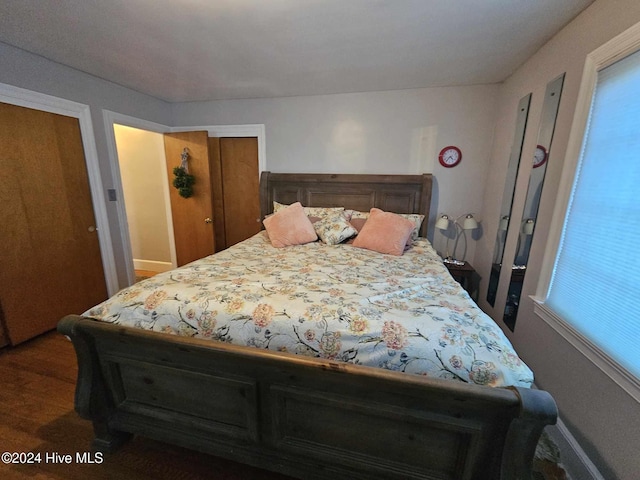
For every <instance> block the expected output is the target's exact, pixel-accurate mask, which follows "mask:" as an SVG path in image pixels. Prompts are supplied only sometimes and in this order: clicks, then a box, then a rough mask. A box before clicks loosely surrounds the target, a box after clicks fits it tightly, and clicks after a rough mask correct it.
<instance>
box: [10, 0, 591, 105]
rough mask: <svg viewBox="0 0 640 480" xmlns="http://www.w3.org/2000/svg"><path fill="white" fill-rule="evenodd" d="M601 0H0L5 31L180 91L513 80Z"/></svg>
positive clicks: (138, 84) (126, 81) (122, 75)
mask: <svg viewBox="0 0 640 480" xmlns="http://www.w3.org/2000/svg"><path fill="white" fill-rule="evenodd" d="M592 2H593V0H526V1H525V0H519V1H514V0H453V1H452V0H108V1H105V0H0V41H1V42H4V43H7V44H10V45H14V46H16V47H19V48H21V49H24V50H27V51H29V52H33V53H35V54H38V55H41V56H43V57H46V58H48V59H51V60H53V61H56V62H59V63H62V64H65V65H68V66H70V67H73V68H75V69H78V70H81V71H83V72H87V73H90V74H92V75H95V76H96V77H100V78H103V79H106V80H110V81H112V82H115V83H117V84H120V85H123V86H126V87H129V88H132V89H134V90H137V91H139V92H143V93H146V94H148V95H152V96H154V97H157V98H160V99H163V100H166V101H170V102H186V101H203V100H219V99H238V98H266V97H283V96H294V95H319V94H329V93H347V92H364V91H376V90H397V89H406V88H420V87H430V86H449V85H473V84H487V83H496V82H501V81H503V80H505V79H506V78H507V77H508V76H509V75H510V74H511V73H512V72H513V71H514V70H515V69H517V68H518V67H519V66H520V65H521V64H522V63H523V62H524V61H525V60H526V59H527V58H529V57H530V56H531V55H533V54H534V53H535V52H536V51H537V50H538V49H539V48H540V47H541V46H542V45H543V44H544V43H545V42H546V41H548V40H549V39H550V38H551V37H552V36H553V35H554V34H555V33H557V32H558V31H559V30H560V29H561V28H562V27H563V26H564V25H566V24H567V23H568V22H569V21H570V20H571V19H573V18H574V17H575V16H576V15H577V14H579V13H580V12H581V11H582V10H584V9H585V8H586V7H587V6H588V5H589V4H591V3H592Z"/></svg>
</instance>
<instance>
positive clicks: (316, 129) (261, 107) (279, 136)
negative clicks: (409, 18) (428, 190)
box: [172, 85, 499, 258]
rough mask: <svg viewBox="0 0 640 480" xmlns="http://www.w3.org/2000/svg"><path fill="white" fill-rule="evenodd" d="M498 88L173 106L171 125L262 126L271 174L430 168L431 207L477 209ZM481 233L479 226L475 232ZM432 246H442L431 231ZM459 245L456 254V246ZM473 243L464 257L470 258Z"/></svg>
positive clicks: (458, 210) (460, 211)
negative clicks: (453, 152) (446, 154)
mask: <svg viewBox="0 0 640 480" xmlns="http://www.w3.org/2000/svg"><path fill="white" fill-rule="evenodd" d="M498 89H499V87H498V86H497V85H480V86H469V87H443V88H424V89H414V90H396V91H387V92H373V93H353V94H341V95H319V96H311V97H288V98H276V99H250V100H229V101H212V102H198V103H181V104H173V105H172V109H173V124H174V125H183V126H186V125H194V126H197V125H210V124H215V125H225V124H244V123H263V124H265V130H266V149H267V155H266V156H267V169H268V170H270V171H273V172H307V173H387V174H392V173H393V174H417V173H425V172H427V173H428V172H432V173H434V174H435V178H436V185H435V188H434V199H433V203H432V212H431V214H432V218H431V222H430V232H431V233H430V238H432V239H433V223H434V219H435V216H436V214H437V213H438V212H447V213H449V214H450V215H455V216H458V215H461V214H463V213H468V212H477V211H478V209H479V207H480V205H481V203H482V196H483V189H484V183H485V177H486V175H487V166H488V164H489V156H490V152H491V145H492V142H493V125H494V123H495V103H496V98H497V97H496V95H497V92H498ZM447 145H457V146H458V147H460V148H461V150H462V152H463V159H462V162H461V163H460V164H459V165H458V166H457V167H454V168H449V169H447V168H444V167H442V166H440V164H439V163H438V161H437V156H438V152H439V151H440V149H442V148H443V147H445V146H447ZM481 234H482V231H481V230H478V231H477V232H475V236H476V237H477V236H479V235H481ZM434 244H435V246H436V248H437V249H438V250H441V249H443V248H444V247H443V238H442V236H441V235H440V234H439V233H438V234H436V238H435V241H434ZM462 247H463V242H461V244H460V249H459V251H460V252H462V250H463V248H462ZM473 250H474V242H470V243H469V250H468V256H467V258H473Z"/></svg>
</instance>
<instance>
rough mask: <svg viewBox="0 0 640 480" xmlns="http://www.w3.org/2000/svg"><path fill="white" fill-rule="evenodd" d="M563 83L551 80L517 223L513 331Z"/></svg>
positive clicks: (510, 300) (509, 321)
mask: <svg viewBox="0 0 640 480" xmlns="http://www.w3.org/2000/svg"><path fill="white" fill-rule="evenodd" d="M563 84H564V73H563V74H562V75H560V76H559V77H557V78H556V79H554V80H552V81H551V82H549V84H548V85H547V90H546V91H545V96H544V103H543V105H542V115H541V117H540V127H539V129H538V143H537V146H536V150H535V152H534V155H533V168H532V169H531V175H530V177H529V186H528V187H527V197H526V200H525V204H524V211H523V212H522V219H521V220H520V223H519V224H518V225H517V227H518V243H517V245H516V253H515V257H514V259H513V266H512V267H511V279H510V281H509V290H508V291H507V303H506V305H505V309H504V317H503V320H504V323H505V324H506V325H507V327H509V329H510V330H511V331H513V330H514V328H515V326H516V318H517V316H518V306H519V305H520V295H521V293H522V284H523V282H524V277H525V275H526V273H527V263H528V261H529V251H530V249H531V243H532V241H533V233H534V231H535V228H536V220H537V216H538V207H539V206H540V195H541V193H542V187H543V184H544V177H545V173H546V172H547V165H548V163H547V160H548V159H549V153H550V151H551V142H552V141H553V132H554V130H555V128H556V117H557V116H558V107H559V106H560V96H561V95H562V85H563ZM514 225H515V224H514Z"/></svg>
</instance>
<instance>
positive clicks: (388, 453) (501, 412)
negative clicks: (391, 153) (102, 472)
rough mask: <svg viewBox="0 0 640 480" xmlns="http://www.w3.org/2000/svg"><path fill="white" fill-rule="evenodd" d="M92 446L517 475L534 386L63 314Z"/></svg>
mask: <svg viewBox="0 0 640 480" xmlns="http://www.w3.org/2000/svg"><path fill="white" fill-rule="evenodd" d="M58 331H59V332H60V333H62V334H64V335H67V336H68V337H69V338H70V339H71V340H72V341H73V345H74V347H75V350H76V354H77V357H78V382H77V387H76V396H75V408H76V411H77V412H78V413H79V414H80V415H81V416H82V417H83V418H86V419H88V420H91V421H92V422H93V425H94V431H95V434H96V439H95V441H94V448H96V449H98V450H102V451H113V450H114V449H116V448H117V447H118V446H119V445H120V444H121V443H122V442H123V441H126V439H127V438H128V437H129V436H130V435H132V434H137V435H142V436H146V437H150V438H155V439H158V440H161V441H166V442H169V443H174V444H178V445H181V446H184V447H188V448H192V449H196V450H199V451H202V452H207V453H211V454H214V455H217V456H222V457H227V458H230V459H232V460H236V461H240V462H243V463H249V464H251V465H254V466H256V467H260V468H265V469H269V470H274V471H279V472H282V473H285V474H288V475H291V476H295V477H299V478H305V479H313V478H318V479H320V478H327V476H328V475H332V476H334V475H335V476H337V475H342V476H344V478H358V479H365V478H397V479H455V480H460V479H482V480H486V479H527V478H530V475H531V473H530V472H531V464H532V460H533V455H534V451H535V446H536V444H537V441H538V439H539V437H540V434H541V432H542V429H543V428H544V426H545V425H549V424H553V423H555V421H556V415H557V410H556V406H555V403H554V401H553V399H552V398H551V396H550V395H549V394H548V393H546V392H544V391H539V390H529V389H520V388H490V387H478V386H471V385H466V384H462V383H458V382H451V381H442V380H434V379H429V378H423V377H419V376H417V375H407V374H403V373H397V372H390V371H386V370H380V369H374V368H369V367H361V366H357V365H350V364H343V363H338V362H333V361H328V360H319V359H313V358H306V357H300V356H295V355H287V354H278V353H274V352H269V351H264V350H259V349H254V348H249V347H238V346H234V345H228V344H223V343H220V342H211V341H205V340H199V339H193V338H184V337H175V336H170V335H164V334H159V333H153V332H147V331H142V330H136V329H130V328H124V327H119V326H115V325H109V324H105V323H101V322H97V321H93V320H89V319H85V318H83V317H80V316H67V317H65V318H63V319H62V320H61V321H60V323H59V324H58Z"/></svg>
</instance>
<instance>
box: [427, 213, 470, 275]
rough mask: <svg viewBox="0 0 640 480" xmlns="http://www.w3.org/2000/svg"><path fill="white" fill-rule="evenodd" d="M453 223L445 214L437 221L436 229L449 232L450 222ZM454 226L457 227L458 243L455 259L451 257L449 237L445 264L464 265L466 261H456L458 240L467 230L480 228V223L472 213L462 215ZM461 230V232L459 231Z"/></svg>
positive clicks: (454, 249)
mask: <svg viewBox="0 0 640 480" xmlns="http://www.w3.org/2000/svg"><path fill="white" fill-rule="evenodd" d="M463 217H464V220H463V221H462V223H460V219H461V218H463ZM450 221H451V219H450V218H449V215H446V214H443V215H441V216H440V218H439V219H438V220H437V221H436V228H437V229H439V230H444V231H446V230H448V229H449V222H450ZM453 224H454V225H455V228H456V243H455V244H454V246H453V255H454V256H453V257H451V256H450V255H449V237H447V251H446V256H445V258H444V260H443V261H444V262H445V263H451V264H453V265H464V263H465V262H464V260H456V259H455V253H456V250H457V248H458V240H459V239H460V234H464V233H465V230H475V229H476V228H478V221H477V220H476V219H475V217H474V216H473V214H472V213H465V214H462V215H460V216H459V217H458V218H456V219H455V220H454V221H453ZM458 229H460V230H458ZM465 241H466V237H465Z"/></svg>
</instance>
